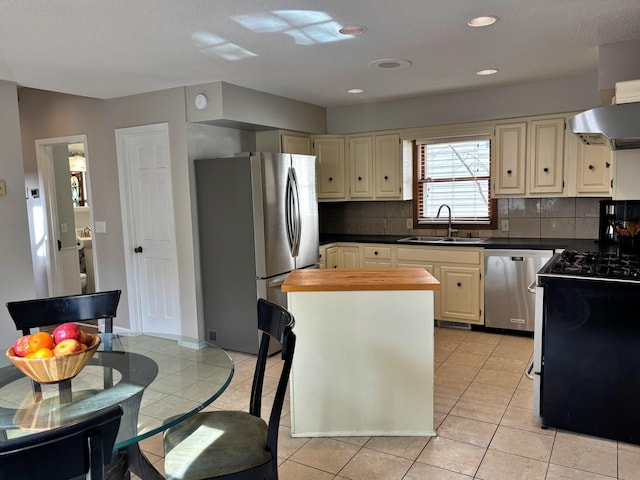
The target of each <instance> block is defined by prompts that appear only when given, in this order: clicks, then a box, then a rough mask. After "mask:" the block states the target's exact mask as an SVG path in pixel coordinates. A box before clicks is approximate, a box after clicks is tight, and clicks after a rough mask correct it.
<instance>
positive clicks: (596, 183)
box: [576, 141, 613, 197]
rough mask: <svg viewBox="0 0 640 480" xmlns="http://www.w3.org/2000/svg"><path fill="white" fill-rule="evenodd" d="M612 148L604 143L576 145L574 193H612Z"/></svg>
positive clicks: (585, 194)
mask: <svg viewBox="0 0 640 480" xmlns="http://www.w3.org/2000/svg"><path fill="white" fill-rule="evenodd" d="M612 155H613V154H612V150H611V149H610V148H609V147H607V146H606V145H585V144H584V143H582V142H581V141H578V145H577V161H576V168H577V181H576V194H577V195H579V196H580V195H581V196H587V195H597V196H605V197H609V196H611V193H612V185H611V183H612V182H611V178H612V171H613V168H612V163H613V162H612Z"/></svg>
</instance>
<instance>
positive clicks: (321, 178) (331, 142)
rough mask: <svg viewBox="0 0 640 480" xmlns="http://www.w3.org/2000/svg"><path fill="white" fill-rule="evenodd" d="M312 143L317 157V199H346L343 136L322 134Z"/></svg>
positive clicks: (346, 183)
mask: <svg viewBox="0 0 640 480" xmlns="http://www.w3.org/2000/svg"><path fill="white" fill-rule="evenodd" d="M312 143H313V153H314V154H315V155H316V157H317V159H318V164H317V165H318V169H317V172H316V175H317V178H318V200H346V199H348V191H347V185H348V182H347V169H346V161H345V139H344V137H342V136H331V135H322V136H319V137H313V139H312Z"/></svg>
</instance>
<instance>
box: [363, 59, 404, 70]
mask: <svg viewBox="0 0 640 480" xmlns="http://www.w3.org/2000/svg"><path fill="white" fill-rule="evenodd" d="M411 65H412V63H411V60H404V59H401V58H383V59H381V60H374V61H373V62H371V63H369V66H370V67H378V68H382V69H383V70H400V69H402V68H407V67H410V66H411Z"/></svg>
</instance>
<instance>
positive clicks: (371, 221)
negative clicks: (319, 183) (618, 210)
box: [319, 197, 604, 239]
mask: <svg viewBox="0 0 640 480" xmlns="http://www.w3.org/2000/svg"><path fill="white" fill-rule="evenodd" d="M600 200H604V198H573V197H570V198H566V197H558V198H501V199H498V225H497V229H496V230H475V229H462V228H460V229H458V230H459V231H458V236H465V235H467V233H471V235H472V236H474V237H478V236H481V237H503V238H505V237H506V238H508V237H512V238H580V239H597V238H598V217H599V213H600V210H599V208H600ZM319 212H320V232H321V233H328V234H331V233H344V234H355V235H446V229H442V228H440V229H419V230H414V229H413V228H410V227H408V223H407V222H411V219H412V216H413V203H412V202H411V201H405V202H402V201H398V202H335V203H334V202H331V203H325V202H321V203H320V204H319ZM502 220H508V223H509V231H508V232H503V231H502V230H501V225H502Z"/></svg>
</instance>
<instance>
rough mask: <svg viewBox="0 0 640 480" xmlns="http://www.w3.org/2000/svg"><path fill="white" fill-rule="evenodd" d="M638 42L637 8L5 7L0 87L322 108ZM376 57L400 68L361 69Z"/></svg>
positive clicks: (447, 1)
mask: <svg viewBox="0 0 640 480" xmlns="http://www.w3.org/2000/svg"><path fill="white" fill-rule="evenodd" d="M478 15H495V16H498V17H499V19H500V20H499V21H498V22H497V23H496V24H494V25H492V26H489V27H484V28H471V27H468V26H467V25H466V22H467V21H468V20H469V19H470V18H472V17H475V16H478ZM345 24H358V25H364V26H366V27H367V30H366V32H365V33H363V34H361V35H358V36H342V35H339V34H336V30H337V29H338V28H339V27H340V26H342V25H345ZM638 38H640V2H639V1H638V0H395V1H388V2H373V1H371V0H327V1H317V0H316V1H311V0H288V1H284V0H283V1H280V0H92V1H88V0H56V1H51V0H4V1H3V2H2V9H1V10H0V79H4V80H9V81H13V82H16V83H17V84H18V85H19V86H24V87H32V88H38V89H44V90H51V91H56V92H63V93H70V94H76V95H83V96H88V97H95V98H103V99H107V98H114V97H122V96H126V95H133V94H138V93H143V92H149V91H155V90H162V89H166V88H172V87H180V86H185V85H197V84H201V83H208V82H214V81H225V82H229V83H233V84H237V85H241V86H243V87H248V88H253V89H256V90H261V91H264V92H269V93H273V94H276V95H282V96H285V97H289V98H293V99H297V100H302V101H306V102H309V103H312V104H316V105H320V106H324V107H332V106H340V105H349V104H357V103H367V102H374V101H382V100H389V99H397V98H404V97H411V96H417V95H428V94H435V93H441V92H452V91H460V90H468V89H478V88H485V87H490V86H498V85H508V84H516V83H524V82H530V81H537V80H544V79H551V78H560V77H566V76H571V75H578V74H586V73H589V72H596V71H597V70H598V47H599V45H601V44H605V43H611V42H619V41H624V40H630V39H638ZM388 58H394V59H401V60H409V61H410V62H411V66H410V67H408V68H402V69H395V70H384V69H381V68H379V67H374V66H370V65H369V64H370V63H371V62H373V61H376V60H380V59H388ZM486 68H496V69H499V72H498V73H497V74H496V75H491V76H478V75H476V74H475V72H476V71H478V70H481V69H486ZM350 88H362V89H364V90H365V92H364V93H363V94H361V95H350V94H347V93H346V90H347V89H350Z"/></svg>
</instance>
